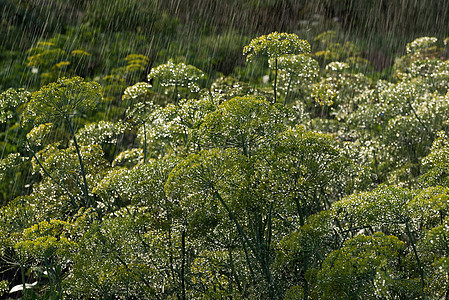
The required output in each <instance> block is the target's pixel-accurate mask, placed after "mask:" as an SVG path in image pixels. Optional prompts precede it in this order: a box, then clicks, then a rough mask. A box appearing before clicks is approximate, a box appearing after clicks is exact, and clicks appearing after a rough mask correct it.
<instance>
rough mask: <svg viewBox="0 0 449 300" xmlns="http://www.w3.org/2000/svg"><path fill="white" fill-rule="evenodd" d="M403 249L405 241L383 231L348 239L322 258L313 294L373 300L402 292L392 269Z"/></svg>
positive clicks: (326, 297) (329, 297)
mask: <svg viewBox="0 0 449 300" xmlns="http://www.w3.org/2000/svg"><path fill="white" fill-rule="evenodd" d="M403 249H404V243H403V242H401V241H399V240H398V238H397V237H395V236H385V235H384V234H382V233H375V234H373V235H372V236H367V237H366V236H357V237H354V238H352V239H350V240H347V241H346V242H345V243H344V245H343V247H341V249H339V250H336V251H334V252H332V253H331V254H330V255H329V256H328V257H327V258H326V260H324V262H323V266H322V268H321V270H320V271H319V272H318V274H317V288H316V289H315V290H314V297H319V298H321V299H336V298H337V299H357V298H358V297H363V298H364V299H376V298H377V297H379V296H384V297H388V296H389V297H392V296H393V295H397V294H401V293H400V292H401V287H402V284H401V280H400V277H399V274H398V273H396V272H395V269H397V267H398V264H399V255H400V253H401V251H402V250H403ZM398 291H399V293H398ZM405 295H407V294H403V296H405ZM408 296H409V295H408ZM415 296H416V295H415Z"/></svg>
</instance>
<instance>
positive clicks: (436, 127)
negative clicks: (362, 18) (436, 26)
mask: <svg viewBox="0 0 449 300" xmlns="http://www.w3.org/2000/svg"><path fill="white" fill-rule="evenodd" d="M134 2H135V1H134ZM134 2H133V1H131V2H129V1H125V2H124V3H120V4H118V2H117V3H115V2H114V3H111V5H112V7H111V10H110V11H109V12H107V11H104V12H101V13H100V11H98V9H100V8H101V7H102V5H105V3H103V2H101V3H97V4H91V3H84V4H83V5H84V6H83V7H88V9H89V16H87V17H89V18H90V17H91V16H92V14H94V15H95V17H98V16H104V17H108V18H109V17H117V18H118V19H120V20H123V17H124V16H123V15H122V14H121V12H118V11H119V10H120V8H121V7H128V6H127V5H131V6H129V7H132V8H133V9H137V10H139V11H138V12H136V14H138V15H139V18H142V19H145V20H146V21H145V22H148V24H150V23H151V24H156V23H157V22H158V21H161V20H162V19H164V18H165V17H164V16H163V12H161V16H159V14H158V15H155V14H152V15H147V16H143V15H141V13H142V12H148V13H153V9H156V7H164V5H165V4H163V3H157V5H156V6H155V7H152V8H143V6H141V4H137V2H135V3H134ZM275 2H276V1H264V2H263V3H262V2H260V3H256V2H255V1H253V2H250V3H248V4H247V5H249V6H258V7H259V6H260V7H264V8H266V7H271V9H272V10H273V11H275V7H274V6H273V7H272V6H270V5H275ZM179 5H180V6H183V5H185V4H181V3H180V4H179ZM217 5H218V4H217ZM292 5H293V4H292ZM80 9H81V8H80ZM81 10H82V9H81ZM97 13H99V15H96V14H97ZM109 13H110V14H111V15H109ZM195 13H197V12H194V13H193V14H195ZM84 17H86V15H84ZM116 21H117V20H116ZM167 21H169V20H167ZM222 21H223V20H221V21H220V22H222ZM139 22H140V21H139ZM155 22H156V23H155ZM181 22H183V21H181ZM117 24H118V23H117ZM117 24H116V25H117ZM116 25H114V26H116ZM135 25H136V24H135V23H134V22H133V21H132V20H130V21H129V23H127V24H126V26H125V27H124V28H127V29H124V30H128V29H129V30H131V29H132V30H136V31H139V32H145V33H150V32H153V29H152V28H145V29H138V28H137V27H136V26H135ZM0 26H2V25H1V24H0ZM154 26H156V25H154ZM158 26H159V25H158ZM198 26H200V25H199V24H198ZM107 30H110V29H107ZM168 30H170V28H169V29H168ZM183 30H185V29H183ZM192 30H194V29H192ZM183 32H185V31H183ZM232 32H233V31H230V33H228V34H223V35H221V36H220V37H221V38H220V39H219V41H221V42H223V43H232V41H233V38H234V36H233V33H232ZM110 33H111V32H109V33H108V34H106V33H104V32H101V31H99V30H98V29H95V28H90V27H86V26H81V27H80V28H79V30H78V31H77V33H76V34H75V32H74V29H73V28H72V29H70V28H68V29H67V33H66V34H61V35H58V36H55V37H53V38H49V39H45V40H43V41H46V42H40V43H39V44H37V46H35V47H33V48H32V49H31V50H29V52H28V55H29V56H30V59H29V61H28V62H29V64H30V65H29V67H34V68H39V70H38V72H44V69H45V70H47V71H48V72H47V71H45V72H44V73H49V74H50V73H51V74H50V75H51V76H54V78H53V79H54V80H56V81H55V82H52V83H49V84H48V85H46V86H43V87H40V88H38V89H37V90H36V91H35V92H32V93H31V92H27V91H25V90H23V89H13V88H12V89H9V90H6V91H4V92H2V93H1V94H0V121H1V123H2V125H1V126H2V133H1V135H0V137H1V139H2V141H1V143H0V145H1V146H2V147H3V149H4V151H3V154H2V157H1V158H0V179H1V185H0V191H1V192H2V197H3V198H2V199H3V202H2V204H1V207H0V283H1V284H0V293H1V291H2V288H3V290H5V291H7V288H9V285H11V286H13V289H12V291H13V292H12V293H11V295H9V296H10V297H13V296H16V295H19V294H13V293H16V292H17V291H19V290H21V291H22V292H19V293H21V294H20V295H21V296H22V298H24V299H28V298H44V299H62V298H64V299H65V298H70V299H72V298H73V299H84V298H103V299H106V298H107V299H115V298H123V299H131V298H133V299H134V298H136V299H137V298H138V299H153V298H161V299H162V298H163V299H175V298H176V299H216V298H233V299H335V298H337V299H359V298H364V299H365V298H366V299H378V298H382V299H384V298H385V299H414V298H423V299H424V298H426V299H430V298H431V299H433V298H442V297H445V296H446V294H447V290H448V286H449V281H448V280H447V278H448V276H447V274H448V272H449V267H448V265H449V264H448V255H449V252H448V250H447V249H448V241H447V239H446V236H447V234H448V233H447V228H448V222H449V221H448V218H449V205H448V199H449V191H448V186H447V185H448V184H449V183H448V181H447V174H448V173H449V171H448V170H447V165H448V161H449V152H448V145H449V144H448V137H447V136H446V133H445V132H446V131H447V129H448V128H449V127H448V124H449V123H448V122H449V120H448V119H447V116H448V115H449V105H448V103H449V102H448V100H449V98H448V97H449V94H448V85H447V83H448V82H449V79H448V78H449V77H448V75H447V73H448V70H449V68H448V64H447V61H445V60H444V58H443V55H444V49H443V48H439V47H438V44H437V42H438V41H437V40H435V39H433V38H420V39H417V40H415V41H414V42H412V43H410V44H408V45H407V49H408V50H407V54H406V55H405V57H403V58H401V60H398V63H397V64H396V66H395V70H396V71H397V73H396V75H397V76H396V77H388V76H387V75H385V74H384V75H385V76H384V79H385V80H377V77H376V76H372V75H373V74H369V75H368V74H366V73H360V72H361V71H365V70H366V69H365V67H366V65H364V64H365V62H364V61H363V59H362V58H361V57H360V55H361V53H362V52H361V51H360V49H358V47H356V46H355V44H352V43H350V42H346V41H344V42H341V43H340V41H341V40H340V39H341V35H340V32H326V33H324V34H323V35H321V36H319V37H317V39H316V41H315V42H316V44H318V45H317V46H318V49H315V53H314V54H313V55H312V54H310V51H311V49H310V45H309V44H308V43H307V42H306V41H304V40H300V39H299V38H298V36H297V35H295V34H287V33H277V32H274V33H272V34H269V35H267V36H261V37H259V38H256V39H254V40H252V41H251V42H250V43H249V45H248V46H246V47H245V48H244V54H245V55H246V58H247V60H248V61H251V60H254V59H256V57H257V56H261V58H260V60H259V61H258V62H260V63H261V64H260V65H259V66H256V67H254V68H253V67H248V68H247V69H245V70H243V69H237V70H236V71H235V73H234V74H231V75H229V76H227V75H226V76H222V75H221V74H212V76H210V77H209V78H210V82H208V81H206V80H203V79H205V78H206V75H205V74H204V73H203V72H202V71H200V70H199V69H197V68H196V67H194V66H192V65H188V64H187V63H192V62H196V61H202V64H200V65H201V67H202V68H203V67H204V66H206V68H205V70H206V69H207V70H208V71H209V68H210V66H211V65H214V64H216V65H220V64H223V63H224V62H226V63H228V62H229V61H230V60H232V61H234V60H235V61H236V62H237V61H238V60H240V59H241V58H234V57H232V55H230V56H229V57H224V56H226V53H224V52H223V49H227V48H230V49H231V50H232V51H234V50H235V49H236V47H237V48H238V46H237V45H219V46H217V47H218V48H217V49H216V51H217V53H218V55H219V57H217V58H215V57H209V58H207V59H204V58H203V56H206V55H208V53H209V52H208V50H207V49H209V48H204V49H203V48H202V45H203V43H204V45H209V46H210V45H211V44H214V40H213V37H214V36H215V33H213V32H211V35H210V36H208V37H209V38H204V37H198V38H197V41H198V44H197V45H195V46H182V45H181V44H182V43H179V44H171V45H170V47H168V48H167V50H166V52H164V51H165V50H164V51H158V52H155V51H157V50H154V48H155V46H156V45H157V46H163V45H165V44H164V43H161V44H157V43H158V41H160V40H158V38H160V36H158V35H154V39H153V38H152V40H151V43H149V39H148V38H146V37H142V36H140V35H135V34H134V33H131V32H128V33H126V32H120V33H116V34H114V35H110ZM236 34H237V33H236ZM301 34H304V35H305V36H307V37H308V38H309V37H310V35H308V34H307V33H305V32H302V31H301ZM74 36H76V37H77V38H76V39H73V43H69V42H70V41H71V38H72V37H74ZM106 36H108V37H109V38H110V39H111V41H110V42H111V43H112V44H114V43H115V44H114V46H113V47H112V46H111V47H112V48H108V47H109V46H110V44H108V45H109V46H108V45H106V44H101V43H102V42H101V41H102V39H103V38H105V37H106ZM244 39H245V38H244V36H243V35H239V36H238V37H236V40H237V42H242V41H243V40H244ZM124 40H127V41H130V43H131V42H132V43H131V44H132V45H131V44H128V43H123V41H124ZM145 44H146V45H145ZM86 45H90V46H88V47H84V46H86ZM123 45H124V46H123ZM143 45H145V46H143ZM179 45H181V46H179ZM178 46H179V47H178ZM121 47H123V48H121ZM177 47H178V48H177ZM97 48H98V49H115V50H111V51H110V52H108V53H110V55H109V54H108V56H107V58H106V57H105V56H104V53H100V52H101V51H100V50H98V49H97ZM156 48H157V47H156ZM175 48H176V49H175ZM187 48H188V49H187ZM200 48H201V51H197V52H195V51H193V50H192V49H200ZM81 49H85V50H81ZM136 49H140V50H142V49H143V50H142V51H134V50H136ZM145 49H149V50H145ZM184 50H185V52H184ZM317 50H318V52H316V51H317ZM105 51H106V50H105ZM108 51H109V50H108ZM192 51H193V52H192ZM214 51H215V50H214ZM320 51H323V53H324V54H323V55H320V54H319V52H320ZM225 52H226V51H225ZM58 53H59V54H58ZM137 53H145V55H143V54H137ZM156 53H157V55H156ZM168 53H176V57H175V60H169V61H168V63H166V64H162V65H159V66H157V67H155V68H153V69H151V71H150V73H149V75H148V76H147V79H148V80H149V82H145V81H143V80H145V74H146V73H148V69H149V68H150V66H152V65H157V64H158V63H160V61H161V60H162V61H166V59H168V57H166V56H167V55H169V54H168ZM194 55H197V56H196V57H195V58H193V56H194ZM66 58H67V59H66ZM100 58H101V59H100ZM266 58H268V60H267V59H266ZM315 58H316V59H317V60H315ZM102 59H105V61H102ZM174 61H185V63H180V64H175V63H174ZM68 62H70V64H69V63H68ZM74 64H76V65H77V66H78V67H75V66H74ZM229 64H230V65H229V68H230V69H231V70H232V69H233V66H234V65H231V63H230V62H229ZM320 64H321V67H320ZM267 67H270V68H272V69H273V70H274V84H273V88H274V90H273V91H271V87H270V86H269V79H270V76H271V75H272V73H267V71H265V70H266V69H267ZM80 68H81V69H85V72H86V73H90V74H91V75H92V77H94V76H95V78H96V79H98V80H99V81H100V82H101V83H102V84H104V85H103V86H101V85H100V84H98V83H96V82H93V81H91V80H90V79H86V80H84V79H82V78H81V77H73V78H59V79H57V77H58V76H59V75H63V74H66V75H69V76H72V75H75V74H78V72H79V71H80ZM98 70H102V71H101V72H99V71H98ZM97 71H98V72H97ZM252 71H254V73H251V72H252ZM230 72H231V71H230ZM39 74H40V75H42V73H38V75H39ZM267 74H269V75H267ZM50 75H49V76H50ZM208 75H211V74H208ZM33 76H34V75H33ZM36 76H37V75H36ZM51 76H50V77H51ZM214 76H217V78H215V77H214ZM262 76H266V77H263V78H261V77H262ZM50 77H48V80H50ZM88 77H90V76H88ZM36 79H38V77H33V80H36ZM39 79H42V77H39ZM53 79H51V80H53ZM208 80H209V79H208ZM150 82H151V84H150ZM30 84H31V85H30V86H33V85H34V84H36V81H34V83H33V82H30ZM200 87H203V89H202V90H200ZM103 93H104V94H105V95H106V97H107V99H104V98H103V96H102V94H103ZM164 94H165V95H164ZM193 97H196V98H193ZM277 97H279V98H280V101H278V102H276V99H277ZM170 98H171V99H170ZM273 98H274V100H275V101H273ZM170 102H173V103H170ZM282 102H283V103H282ZM95 109H97V112H96V113H94V112H93V111H94V110H95ZM4 279H7V280H8V282H5V281H2V280H4ZM20 295H19V296H20Z"/></svg>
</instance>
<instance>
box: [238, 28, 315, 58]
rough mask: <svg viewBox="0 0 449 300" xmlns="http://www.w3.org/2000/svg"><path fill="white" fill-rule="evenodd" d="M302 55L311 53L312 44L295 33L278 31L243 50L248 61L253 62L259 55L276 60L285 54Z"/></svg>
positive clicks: (261, 37)
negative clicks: (275, 58)
mask: <svg viewBox="0 0 449 300" xmlns="http://www.w3.org/2000/svg"><path fill="white" fill-rule="evenodd" d="M301 53H310V44H309V43H308V42H307V41H306V40H302V39H300V38H299V37H298V36H297V35H296V34H294V33H285V32H283V33H279V32H277V31H275V32H273V33H270V34H269V35H262V36H259V37H257V38H255V39H253V40H251V42H250V43H249V45H248V46H245V48H243V55H246V61H251V60H252V59H253V58H254V57H255V56H257V55H265V56H268V58H274V57H279V56H281V55H284V54H301Z"/></svg>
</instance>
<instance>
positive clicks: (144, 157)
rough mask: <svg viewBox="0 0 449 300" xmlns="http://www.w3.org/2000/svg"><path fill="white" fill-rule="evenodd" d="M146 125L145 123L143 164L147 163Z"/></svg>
mask: <svg viewBox="0 0 449 300" xmlns="http://www.w3.org/2000/svg"><path fill="white" fill-rule="evenodd" d="M145 123H146V122H143V163H146V162H147V130H146V129H145Z"/></svg>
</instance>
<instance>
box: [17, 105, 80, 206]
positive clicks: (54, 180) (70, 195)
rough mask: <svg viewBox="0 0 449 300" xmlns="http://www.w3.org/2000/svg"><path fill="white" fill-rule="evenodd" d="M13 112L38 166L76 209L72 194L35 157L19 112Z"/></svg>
mask: <svg viewBox="0 0 449 300" xmlns="http://www.w3.org/2000/svg"><path fill="white" fill-rule="evenodd" d="M14 113H15V114H16V117H17V119H18V120H19V126H20V131H21V132H23V136H24V137H25V141H26V143H27V145H28V149H29V150H30V151H31V155H33V158H34V159H35V160H36V162H37V164H38V165H39V167H40V168H41V170H42V171H43V172H44V174H45V175H46V176H47V177H48V178H50V180H51V181H53V182H54V183H55V184H56V185H57V186H59V187H60V188H62V189H63V190H64V191H65V192H66V193H67V196H68V197H69V198H70V201H71V202H72V205H73V207H74V208H75V209H78V207H79V206H78V204H77V203H76V201H75V198H74V197H73V196H72V194H70V192H69V191H68V190H67V188H66V187H65V186H64V185H63V184H62V183H60V182H58V181H57V180H56V179H55V178H53V176H51V175H50V173H49V172H48V171H47V170H46V169H45V168H44V166H43V165H42V163H41V161H40V160H39V159H38V158H37V156H36V152H34V150H33V148H32V147H31V143H30V140H28V137H27V135H26V133H25V131H24V129H23V126H22V119H21V118H20V116H19V113H18V112H17V110H15V109H14Z"/></svg>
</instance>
